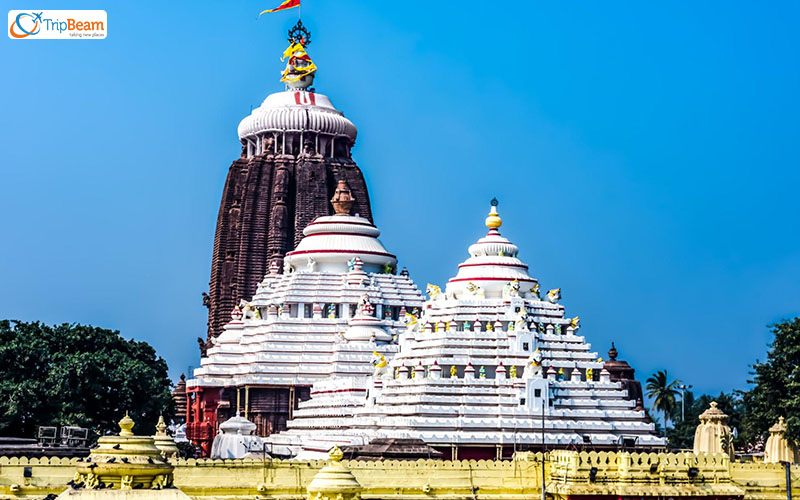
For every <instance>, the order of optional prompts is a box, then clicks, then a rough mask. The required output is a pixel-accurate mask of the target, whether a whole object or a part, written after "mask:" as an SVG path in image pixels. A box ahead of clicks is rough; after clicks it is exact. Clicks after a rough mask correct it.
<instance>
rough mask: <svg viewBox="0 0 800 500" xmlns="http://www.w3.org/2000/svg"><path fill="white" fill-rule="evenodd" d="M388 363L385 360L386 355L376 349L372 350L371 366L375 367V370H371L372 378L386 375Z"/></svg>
mask: <svg viewBox="0 0 800 500" xmlns="http://www.w3.org/2000/svg"><path fill="white" fill-rule="evenodd" d="M388 364H389V363H387V362H386V356H384V355H383V354H381V353H379V352H378V351H372V366H374V367H375V370H374V371H373V372H372V377H373V378H382V377H384V376H385V375H386V366H388Z"/></svg>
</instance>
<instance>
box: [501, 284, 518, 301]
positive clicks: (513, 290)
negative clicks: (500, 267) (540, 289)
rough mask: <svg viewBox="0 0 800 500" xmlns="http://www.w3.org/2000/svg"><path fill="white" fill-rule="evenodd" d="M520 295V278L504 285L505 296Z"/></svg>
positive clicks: (505, 297)
mask: <svg viewBox="0 0 800 500" xmlns="http://www.w3.org/2000/svg"><path fill="white" fill-rule="evenodd" d="M510 297H519V280H514V281H509V282H508V283H506V285H505V286H504V287H503V298H504V299H508V298H510Z"/></svg>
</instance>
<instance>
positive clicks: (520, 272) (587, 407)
mask: <svg viewBox="0 0 800 500" xmlns="http://www.w3.org/2000/svg"><path fill="white" fill-rule="evenodd" d="M501 225H502V219H501V218H500V216H499V213H498V212H497V203H496V201H494V200H493V204H492V208H491V211H490V214H489V216H488V217H487V219H486V226H487V227H488V229H489V231H488V233H487V234H486V236H484V237H482V238H480V239H479V240H478V241H477V242H476V243H474V244H473V245H471V246H470V247H469V258H468V259H467V260H466V261H464V262H463V263H461V264H460V265H459V267H458V273H457V274H456V276H455V277H453V278H452V279H450V280H449V282H448V284H447V287H446V289H445V290H441V289H440V288H439V287H436V286H433V285H428V288H427V291H428V294H429V297H430V298H429V300H428V301H427V302H425V304H424V307H423V308H422V314H421V316H419V317H417V316H415V315H414V314H410V313H409V314H407V315H406V317H405V321H406V327H405V332H404V333H403V334H402V335H400V336H399V347H400V349H399V352H397V354H395V355H394V356H393V357H392V359H391V361H390V362H388V363H385V362H383V358H382V357H381V356H378V355H377V354H378V353H376V357H375V368H374V370H373V372H372V374H371V375H370V376H363V375H362V376H358V377H344V376H337V375H333V376H330V377H328V378H326V379H325V380H321V381H318V382H316V383H315V384H314V386H313V387H312V388H311V393H310V395H311V399H310V400H308V401H305V402H302V403H300V404H299V407H298V409H297V410H296V411H295V412H294V415H293V419H291V420H290V421H289V422H288V430H287V431H285V432H281V433H279V434H275V435H273V436H271V437H270V438H269V440H270V442H271V443H272V447H273V450H275V452H276V453H278V454H286V455H295V456H299V457H301V458H312V457H318V456H322V454H324V453H327V451H328V449H330V447H331V446H333V445H334V444H336V445H339V446H342V445H351V446H358V445H365V444H367V443H369V442H370V441H371V440H373V439H422V440H423V441H425V442H426V443H428V444H429V445H431V446H433V447H434V448H437V449H439V450H442V451H445V452H446V453H447V454H448V456H450V457H451V458H456V457H455V456H454V454H455V453H459V457H461V458H466V457H476V458H487V456H486V454H487V453H489V454H491V455H495V454H496V455H499V457H498V458H502V457H503V456H505V455H506V454H509V453H511V452H512V450H518V449H533V448H537V449H538V448H541V447H543V446H544V447H551V448H552V447H557V448H565V447H573V446H580V447H590V448H597V449H612V448H618V447H620V446H633V447H640V448H651V449H652V448H660V447H663V446H664V445H665V441H664V440H663V439H662V438H659V437H658V436H657V435H656V433H655V427H654V424H652V423H651V422H650V420H649V419H648V417H647V415H646V414H645V412H644V411H643V410H641V409H638V408H636V401H635V399H632V398H631V397H630V396H629V394H628V392H627V390H626V389H625V387H624V386H623V385H622V384H621V383H620V382H616V381H612V380H611V378H610V374H609V372H608V371H606V370H605V369H604V368H603V361H602V359H600V358H599V357H598V355H597V353H596V352H594V351H592V349H591V345H590V344H589V343H587V342H586V339H585V338H584V337H583V336H582V335H579V334H578V332H579V329H580V320H579V318H578V317H572V318H570V317H567V316H566V315H565V308H564V306H563V305H562V304H561V303H560V299H561V293H560V292H561V291H560V289H552V290H550V291H548V292H547V293H546V294H542V293H541V292H540V290H539V284H538V281H537V280H536V279H535V278H533V277H531V276H530V275H529V273H528V266H527V265H525V264H524V263H523V262H522V261H521V260H520V259H519V257H518V254H519V248H518V247H517V246H516V245H514V244H513V243H511V242H510V241H509V240H508V239H507V238H505V237H503V236H502V235H501V234H500V227H501ZM331 371H336V370H331ZM457 449H458V450H461V451H458V452H456V451H455V450H457ZM487 450H488V451H487Z"/></svg>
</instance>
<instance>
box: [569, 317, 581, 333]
mask: <svg viewBox="0 0 800 500" xmlns="http://www.w3.org/2000/svg"><path fill="white" fill-rule="evenodd" d="M569 326H571V327H572V328H573V329H575V330H577V329H578V328H580V327H581V318H580V317H578V316H575V317H574V318H572V319H571V320H569Z"/></svg>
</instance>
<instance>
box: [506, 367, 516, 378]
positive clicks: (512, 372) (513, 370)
mask: <svg viewBox="0 0 800 500" xmlns="http://www.w3.org/2000/svg"><path fill="white" fill-rule="evenodd" d="M508 376H509V377H510V378H517V367H516V366H514V365H511V368H509V369H508Z"/></svg>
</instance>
